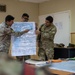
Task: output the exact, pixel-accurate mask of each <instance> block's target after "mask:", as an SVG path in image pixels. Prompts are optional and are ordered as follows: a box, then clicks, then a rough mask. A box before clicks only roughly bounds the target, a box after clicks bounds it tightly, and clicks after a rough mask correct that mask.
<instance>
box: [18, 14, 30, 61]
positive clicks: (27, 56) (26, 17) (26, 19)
mask: <svg viewBox="0 0 75 75" xmlns="http://www.w3.org/2000/svg"><path fill="white" fill-rule="evenodd" d="M28 20H29V15H28V14H27V13H23V14H22V22H28ZM17 59H18V60H19V61H24V60H27V59H30V55H26V56H17Z"/></svg>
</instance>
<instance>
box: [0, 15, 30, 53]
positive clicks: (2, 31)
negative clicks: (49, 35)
mask: <svg viewBox="0 0 75 75" xmlns="http://www.w3.org/2000/svg"><path fill="white" fill-rule="evenodd" d="M13 22H14V17H13V16H11V15H7V16H6V18H5V22H3V23H2V24H0V53H1V54H2V53H3V52H4V53H6V54H8V52H9V47H10V42H11V41H10V40H11V35H14V36H21V35H22V34H24V33H27V32H28V31H29V30H24V31H22V32H15V31H14V30H13V29H12V28H11V26H12V24H13Z"/></svg>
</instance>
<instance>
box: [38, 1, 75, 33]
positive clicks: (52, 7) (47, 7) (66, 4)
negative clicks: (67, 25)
mask: <svg viewBox="0 0 75 75" xmlns="http://www.w3.org/2000/svg"><path fill="white" fill-rule="evenodd" d="M74 7H75V0H51V1H49V2H44V3H41V4H39V15H45V14H50V13H56V12H60V11H66V10H71V32H75V8H74Z"/></svg>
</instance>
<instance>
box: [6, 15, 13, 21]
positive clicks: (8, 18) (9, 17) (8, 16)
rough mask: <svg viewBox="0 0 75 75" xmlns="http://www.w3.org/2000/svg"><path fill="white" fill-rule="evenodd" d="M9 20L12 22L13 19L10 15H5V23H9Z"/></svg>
mask: <svg viewBox="0 0 75 75" xmlns="http://www.w3.org/2000/svg"><path fill="white" fill-rule="evenodd" d="M11 20H14V17H13V16H12V15H7V16H6V17H5V22H7V21H11Z"/></svg>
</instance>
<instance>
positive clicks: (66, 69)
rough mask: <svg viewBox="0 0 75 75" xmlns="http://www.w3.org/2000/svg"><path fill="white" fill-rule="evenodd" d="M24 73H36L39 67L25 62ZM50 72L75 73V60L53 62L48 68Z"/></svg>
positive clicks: (59, 73)
mask: <svg viewBox="0 0 75 75" xmlns="http://www.w3.org/2000/svg"><path fill="white" fill-rule="evenodd" d="M24 66H25V67H24V75H36V69H37V67H36V66H35V65H31V64H27V63H25V64H24ZM48 69H49V71H50V72H52V73H53V74H57V75H69V74H72V73H75V61H63V62H61V63H53V64H52V66H51V67H49V68H48Z"/></svg>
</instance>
